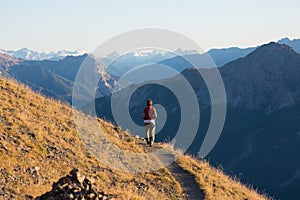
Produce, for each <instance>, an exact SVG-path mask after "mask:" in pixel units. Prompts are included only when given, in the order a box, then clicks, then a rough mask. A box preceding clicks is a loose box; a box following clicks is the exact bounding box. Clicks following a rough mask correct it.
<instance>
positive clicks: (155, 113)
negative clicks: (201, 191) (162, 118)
mask: <svg viewBox="0 0 300 200" xmlns="http://www.w3.org/2000/svg"><path fill="white" fill-rule="evenodd" d="M153 114H154V119H156V118H157V112H156V109H155V108H154V113H153Z"/></svg>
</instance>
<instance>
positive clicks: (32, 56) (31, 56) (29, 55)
mask: <svg viewBox="0 0 300 200" xmlns="http://www.w3.org/2000/svg"><path fill="white" fill-rule="evenodd" d="M0 53H2V54H7V55H11V56H14V57H16V58H19V59H23V60H54V61H58V60H61V59H63V58H65V57H67V56H80V55H83V54H85V53H86V52H85V51H83V50H80V49H77V50H74V51H68V50H60V51H44V52H41V53H40V52H37V51H33V50H30V49H27V48H23V49H19V50H16V51H13V50H4V49H0Z"/></svg>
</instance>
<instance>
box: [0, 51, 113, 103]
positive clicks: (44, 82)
mask: <svg viewBox="0 0 300 200" xmlns="http://www.w3.org/2000/svg"><path fill="white" fill-rule="evenodd" d="M82 63H88V64H86V65H88V67H91V68H92V69H93V71H95V72H96V73H95V74H97V75H100V77H99V82H98V85H97V93H99V95H100V96H104V95H108V94H111V91H112V89H113V87H114V85H115V79H114V78H112V77H111V76H110V75H109V74H108V73H107V72H106V71H105V70H104V67H103V66H102V65H101V64H100V63H99V62H97V61H96V59H94V58H92V57H91V56H89V55H87V54H84V55H81V56H67V57H65V58H64V59H61V60H58V61H52V60H42V61H39V60H34V61H33V60H21V59H17V58H15V57H12V56H10V55H7V54H2V53H0V72H2V73H3V74H5V75H6V76H8V77H12V78H13V79H16V80H18V81H20V82H22V83H24V84H26V85H28V86H30V88H31V89H33V90H34V91H38V92H41V93H42V94H44V95H46V96H48V97H53V98H55V99H60V100H62V101H67V102H69V103H71V100H72V90H73V85H74V82H75V79H76V75H77V72H78V70H79V68H80V67H81V65H82ZM82 89H84V86H83V87H82Z"/></svg>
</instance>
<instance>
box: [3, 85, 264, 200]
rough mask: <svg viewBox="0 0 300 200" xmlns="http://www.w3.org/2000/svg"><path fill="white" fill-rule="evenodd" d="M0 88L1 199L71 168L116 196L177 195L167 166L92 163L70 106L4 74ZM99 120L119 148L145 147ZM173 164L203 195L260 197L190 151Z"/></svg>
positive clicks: (45, 187) (32, 189) (35, 189)
mask: <svg viewBox="0 0 300 200" xmlns="http://www.w3.org/2000/svg"><path fill="white" fill-rule="evenodd" d="M0 92H1V95H0V159H1V162H0V188H4V190H3V191H2V192H0V198H1V195H5V196H4V197H8V196H9V195H11V194H13V196H15V197H17V199H22V198H24V197H25V195H32V196H38V195H40V194H42V193H44V192H46V191H49V190H50V189H51V185H52V183H53V182H54V181H57V180H58V179H59V178H60V177H61V176H64V175H66V174H67V173H68V172H69V171H70V170H71V169H72V168H74V167H76V168H79V170H80V172H81V173H83V174H85V175H87V176H89V177H93V178H94V179H95V182H96V184H97V185H98V186H99V188H101V189H102V190H104V191H105V192H107V193H111V194H117V195H118V198H119V199H180V198H181V196H182V194H181V188H180V185H179V183H177V182H176V180H175V179H174V177H173V176H172V175H171V174H170V172H169V171H168V170H167V169H160V170H159V171H157V172H152V173H143V174H130V173H124V172H121V171H117V170H112V169H110V168H108V167H106V166H104V165H102V164H101V163H99V162H97V160H96V159H95V158H94V157H93V156H92V155H91V154H90V153H89V152H88V151H87V150H86V148H85V146H84V145H83V144H82V142H81V141H80V139H79V137H78V134H77V131H76V127H75V124H74V122H73V114H72V110H71V108H70V107H69V106H67V105H64V104H62V103H59V102H56V101H54V100H51V99H47V98H44V97H42V96H41V95H38V94H36V93H34V92H32V91H31V90H30V89H28V87H25V86H22V85H18V84H16V83H14V82H13V81H7V80H4V79H0ZM99 124H100V126H101V127H102V128H103V130H105V132H106V134H107V135H108V138H109V139H110V140H111V141H112V142H113V143H115V144H117V146H119V147H120V148H123V149H126V150H128V151H133V152H139V153H142V152H144V150H143V149H142V148H141V147H139V146H137V145H136V143H135V138H133V137H132V136H130V135H129V134H128V133H126V132H123V131H121V130H120V129H118V128H116V127H114V126H113V125H111V124H109V123H108V122H105V121H103V120H99ZM178 163H179V164H180V165H181V166H182V167H183V168H184V169H186V170H187V171H189V172H191V173H193V174H195V177H196V180H197V182H198V183H199V186H200V187H201V188H202V189H203V190H204V191H205V193H206V196H207V198H208V199H216V198H217V199H220V198H221V199H245V198H248V199H263V198H264V197H263V196H260V195H258V194H257V193H256V192H255V191H254V190H251V189H248V188H247V187H245V186H244V185H242V184H240V183H238V182H236V181H234V180H232V179H230V178H229V177H228V176H226V175H224V174H223V173H222V172H221V171H220V170H217V169H214V168H212V167H211V166H209V164H208V163H205V162H199V161H196V160H195V159H193V158H191V157H189V156H182V157H181V158H180V159H179V160H178ZM2 197H3V196H2Z"/></svg>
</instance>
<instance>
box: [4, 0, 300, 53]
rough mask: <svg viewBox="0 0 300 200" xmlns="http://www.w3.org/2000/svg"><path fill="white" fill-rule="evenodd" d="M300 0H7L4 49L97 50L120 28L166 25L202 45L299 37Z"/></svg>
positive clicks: (244, 44) (242, 44) (248, 44)
mask: <svg viewBox="0 0 300 200" xmlns="http://www.w3.org/2000/svg"><path fill="white" fill-rule="evenodd" d="M299 6H300V2H299V1H295V0H287V1H285V2H284V5H283V4H282V3H281V2H273V1H263V2H261V1H258V0H255V1H251V2H240V1H236V0H230V1H209V2H208V1H205V2H204V1H196V0H192V1H189V2H183V1H179V0H175V1H170V0H166V1H162V2H161V1H158V0H154V1H151V2H148V1H143V2H141V1H136V0H129V1H88V3H87V2H81V1H69V0H66V1H62V2H61V1H48V2H45V1H42V2H41V1H34V0H29V1H14V0H13V1H6V2H2V3H1V7H0V24H1V37H0V48H3V49H6V50H18V49H21V48H24V47H26V48H28V49H31V50H35V51H38V52H42V51H57V50H62V49H66V50H74V49H82V50H85V51H87V52H90V51H93V50H94V49H95V48H96V47H97V46H98V45H99V44H101V43H102V42H104V41H106V40H107V39H109V38H111V37H113V36H115V35H118V34H120V33H123V32H126V31H130V30H135V29H140V28H163V29H169V30H172V31H176V32H178V33H181V34H184V35H186V36H187V37H189V38H191V39H192V40H194V41H196V42H197V43H198V44H199V45H200V46H201V47H202V48H203V49H204V50H209V49H211V48H227V47H233V46H236V47H240V48H245V47H251V46H257V45H260V44H264V43H268V42H270V41H277V40H279V39H281V38H284V37H289V38H290V39H294V38H299V36H300V35H299V33H300V27H299V26H296V25H297V23H298V19H299V18H300V13H299V12H298V10H297V9H298V8H299Z"/></svg>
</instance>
